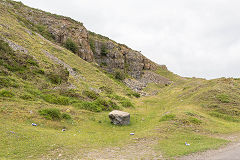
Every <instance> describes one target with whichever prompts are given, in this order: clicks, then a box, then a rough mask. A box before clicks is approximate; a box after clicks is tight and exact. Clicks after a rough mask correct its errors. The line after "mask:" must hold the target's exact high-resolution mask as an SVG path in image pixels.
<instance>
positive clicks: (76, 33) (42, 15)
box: [9, 4, 94, 62]
mask: <svg viewBox="0 0 240 160" xmlns="http://www.w3.org/2000/svg"><path fill="white" fill-rule="evenodd" d="M9 5H11V4H9ZM12 7H13V9H14V11H15V13H16V14H17V15H18V16H22V17H23V18H24V19H25V21H27V22H29V24H31V25H30V26H29V24H28V25H27V27H29V28H30V29H32V27H33V26H34V27H36V28H40V29H39V30H42V32H46V31H47V32H48V33H50V35H48V36H50V37H52V38H53V40H54V41H55V42H57V43H59V44H61V45H64V43H65V42H66V40H67V39H71V40H73V41H74V42H75V43H76V44H77V47H78V51H77V52H76V54H77V55H79V56H80V57H81V58H82V59H84V60H86V61H88V62H92V61H94V57H93V53H92V50H91V49H90V46H89V42H88V31H87V29H86V28H85V27H84V26H83V24H82V23H80V22H77V21H75V20H73V19H71V18H68V17H63V16H58V15H54V14H50V13H47V12H43V11H41V10H36V9H32V8H30V7H25V6H24V5H19V6H18V9H17V8H15V7H14V6H12ZM45 30H46V31H45Z"/></svg>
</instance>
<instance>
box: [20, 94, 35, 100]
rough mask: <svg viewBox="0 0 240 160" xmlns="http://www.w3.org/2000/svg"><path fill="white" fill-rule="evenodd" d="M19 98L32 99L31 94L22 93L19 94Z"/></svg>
mask: <svg viewBox="0 0 240 160" xmlns="http://www.w3.org/2000/svg"><path fill="white" fill-rule="evenodd" d="M20 98H21V99H24V100H32V99H33V96H32V95H31V94H23V95H21V96H20Z"/></svg>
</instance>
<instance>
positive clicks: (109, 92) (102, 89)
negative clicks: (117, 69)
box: [99, 86, 113, 94]
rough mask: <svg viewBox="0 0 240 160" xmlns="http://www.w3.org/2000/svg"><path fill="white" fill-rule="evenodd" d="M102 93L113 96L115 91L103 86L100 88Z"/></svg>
mask: <svg viewBox="0 0 240 160" xmlns="http://www.w3.org/2000/svg"><path fill="white" fill-rule="evenodd" d="M99 89H100V90H101V91H104V92H106V93H107V94H112V93H113V89H112V88H110V87H108V86H102V87H100V88H99Z"/></svg>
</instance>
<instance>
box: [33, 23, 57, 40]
mask: <svg viewBox="0 0 240 160" xmlns="http://www.w3.org/2000/svg"><path fill="white" fill-rule="evenodd" d="M34 27H35V28H36V29H35V30H36V31H37V32H38V33H40V34H41V35H42V36H43V37H44V38H46V39H48V40H50V41H52V40H54V39H55V37H54V35H53V34H51V33H50V32H49V31H48V29H47V27H46V26H44V25H41V24H38V25H35V26H34Z"/></svg>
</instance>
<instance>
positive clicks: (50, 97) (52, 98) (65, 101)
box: [42, 94, 71, 105]
mask: <svg viewBox="0 0 240 160" xmlns="http://www.w3.org/2000/svg"><path fill="white" fill-rule="evenodd" d="M42 99H43V100H45V101H46V102H48V103H52V104H59V105H69V104H70V103H71V99H70V98H69V97H65V96H60V95H57V94H44V95H42Z"/></svg>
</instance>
